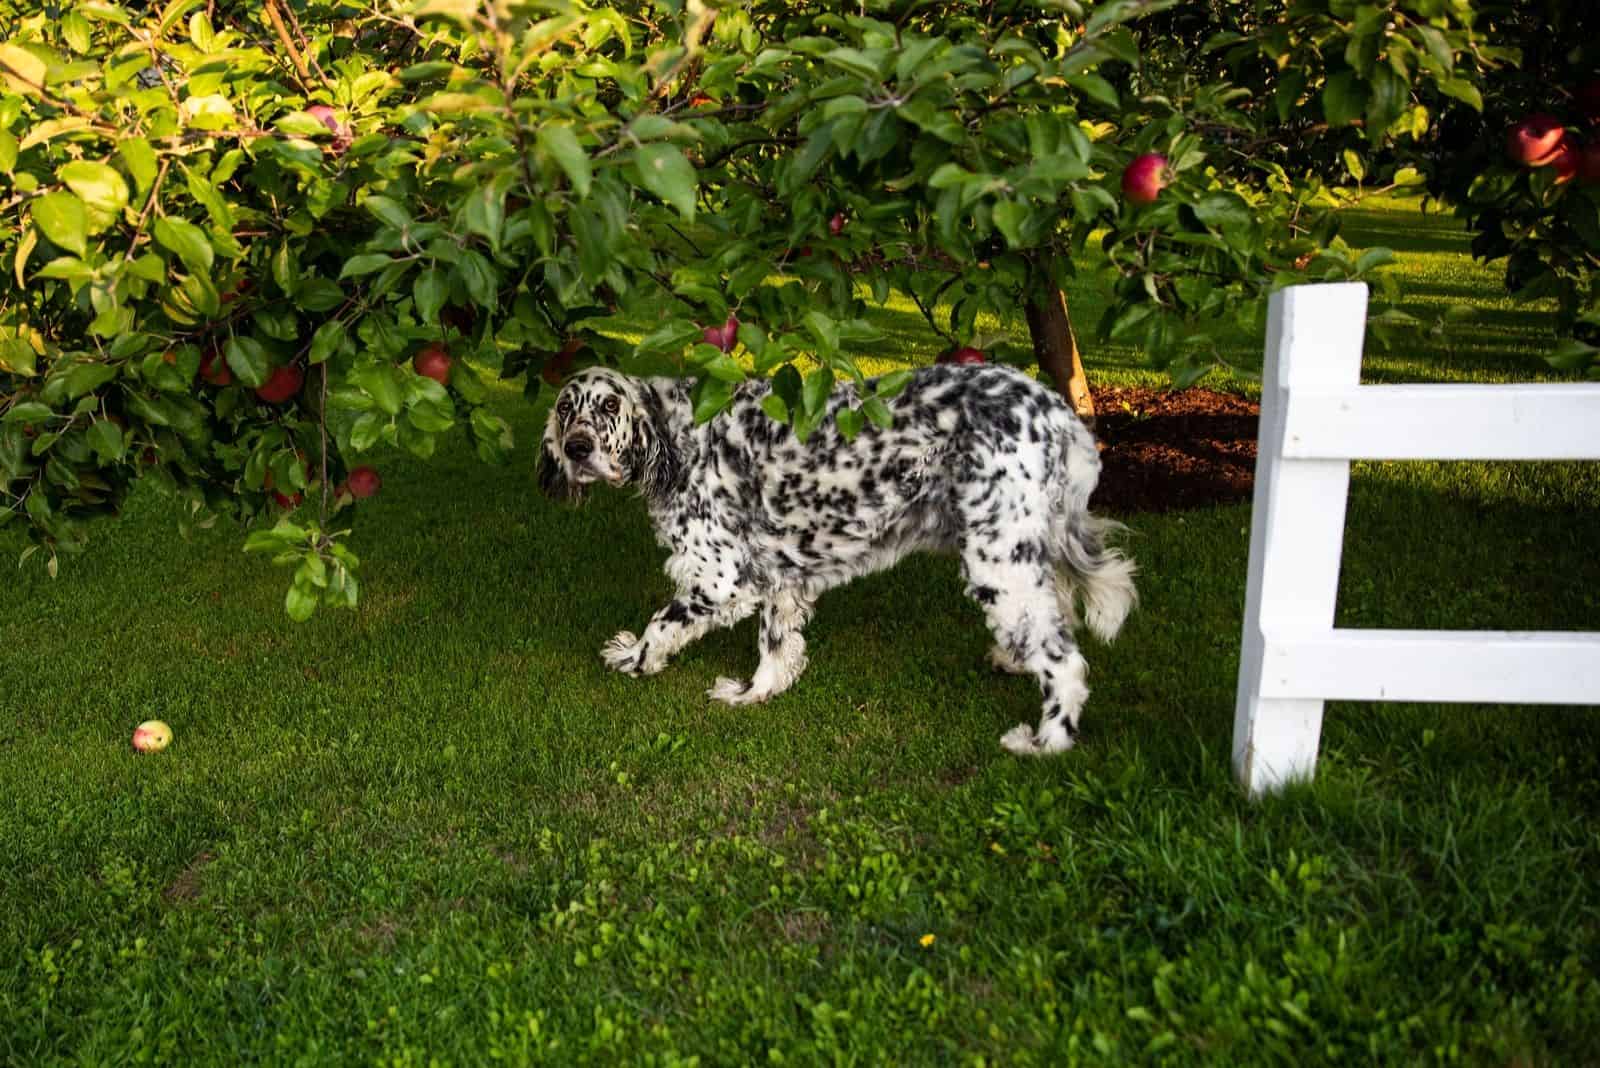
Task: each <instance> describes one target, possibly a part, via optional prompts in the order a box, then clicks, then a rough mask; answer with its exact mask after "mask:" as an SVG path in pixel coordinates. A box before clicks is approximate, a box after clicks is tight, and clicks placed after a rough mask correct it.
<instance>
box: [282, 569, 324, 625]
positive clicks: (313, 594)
mask: <svg viewBox="0 0 1600 1068" xmlns="http://www.w3.org/2000/svg"><path fill="white" fill-rule="evenodd" d="M283 610H284V611H285V612H287V613H289V618H290V619H292V620H294V621H295V622H296V623H304V622H305V621H306V620H308V619H310V618H311V617H312V615H313V614H315V613H316V611H317V589H316V587H315V586H312V585H310V584H309V583H308V584H306V585H304V586H302V585H301V584H300V578H299V576H298V575H296V576H295V581H294V582H293V583H292V584H291V585H290V586H289V592H288V593H286V594H285V595H284V598H283Z"/></svg>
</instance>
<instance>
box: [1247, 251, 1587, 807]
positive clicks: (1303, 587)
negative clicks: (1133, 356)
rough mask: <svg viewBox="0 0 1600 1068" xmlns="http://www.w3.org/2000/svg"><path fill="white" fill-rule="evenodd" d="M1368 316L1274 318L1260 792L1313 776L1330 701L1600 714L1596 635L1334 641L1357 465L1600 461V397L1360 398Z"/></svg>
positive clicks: (1351, 637) (1258, 617)
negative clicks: (1516, 706)
mask: <svg viewBox="0 0 1600 1068" xmlns="http://www.w3.org/2000/svg"><path fill="white" fill-rule="evenodd" d="M1366 310H1367V288H1366V286H1364V285H1362V284H1360V283H1345V284H1339V285H1316V286H1299V287H1295V288H1291V289H1285V290H1282V291H1280V292H1278V293H1276V294H1274V295H1273V297H1272V300H1271V304H1270V310H1269V313H1268V318H1267V349H1266V364H1265V368H1264V379H1263V383H1262V396H1261V429H1260V440H1259V444H1258V446H1257V449H1258V451H1257V456H1256V485H1255V509H1254V513H1253V515H1252V516H1251V521H1250V574H1249V581H1248V585H1247V587H1246V593H1245V614H1244V640H1243V647H1242V649H1241V651H1240V658H1239V689H1238V700H1237V703H1236V705H1235V709H1234V728H1233V766H1234V770H1235V771H1236V772H1237V774H1238V776H1239V779H1240V780H1241V782H1243V784H1244V786H1245V788H1246V789H1247V790H1248V791H1249V792H1250V793H1251V794H1260V793H1262V792H1264V791H1269V790H1273V789H1276V788H1278V787H1280V786H1282V785H1283V784H1284V783H1286V782H1289V781H1291V780H1294V779H1308V778H1310V777H1311V775H1312V772H1313V770H1314V769H1315V766H1316V760H1317V742H1318V738H1319V736H1320V735H1321V733H1322V703H1323V701H1325V700H1349V701H1450V702H1473V703H1482V702H1507V703H1528V704H1600V633H1580V632H1567V631H1559V632H1515V633H1513V632H1506V631H1471V630H1468V631H1408V630H1348V629H1336V628H1335V627H1334V625H1333V609H1334V597H1335V594H1336V593H1337V590H1338V585H1339V557H1340V553H1341V551H1342V549H1343V542H1344V518H1345V498H1346V496H1347V493H1348V490H1349V487H1350V461H1351V460H1583V459H1600V384H1595V385H1589V384H1576V385H1405V386H1371V385H1368V386H1363V385H1360V384H1359V383H1360V375H1361V347H1362V339H1363V337H1364V335H1365V333H1366ZM1419 534H1420V535H1422V536H1426V532H1425V531H1420V532H1419ZM1595 535H1596V545H1597V548H1600V530H1597V531H1596V532H1595ZM1469 581H1470V579H1469Z"/></svg>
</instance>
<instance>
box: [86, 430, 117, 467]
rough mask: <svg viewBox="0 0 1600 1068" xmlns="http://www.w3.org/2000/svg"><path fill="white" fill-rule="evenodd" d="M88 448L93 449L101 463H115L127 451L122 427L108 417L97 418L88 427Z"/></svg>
mask: <svg viewBox="0 0 1600 1068" xmlns="http://www.w3.org/2000/svg"><path fill="white" fill-rule="evenodd" d="M88 440H89V448H91V449H93V450H94V451H95V455H97V456H99V457H100V460H101V462H102V463H108V464H109V463H116V462H117V461H118V460H121V459H122V455H123V453H124V452H126V451H127V444H126V442H125V441H124V439H123V435H122V428H121V427H119V426H118V425H117V424H115V423H113V422H112V421H111V420H109V419H99V420H96V421H95V423H94V424H93V425H92V426H90V427H89V433H88Z"/></svg>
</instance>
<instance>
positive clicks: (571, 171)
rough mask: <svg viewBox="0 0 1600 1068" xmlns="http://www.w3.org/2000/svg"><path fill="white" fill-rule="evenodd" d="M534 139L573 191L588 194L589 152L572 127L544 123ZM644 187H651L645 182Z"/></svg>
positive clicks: (589, 178)
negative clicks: (556, 166)
mask: <svg viewBox="0 0 1600 1068" xmlns="http://www.w3.org/2000/svg"><path fill="white" fill-rule="evenodd" d="M535 140H536V142H537V143H538V146H539V149H540V151H542V152H544V154H545V155H547V156H549V157H550V158H551V159H553V160H555V161H556V163H557V165H559V166H560V167H561V169H562V170H563V171H564V172H566V175H567V181H569V182H571V183H572V189H573V192H575V193H577V194H578V196H579V197H586V196H588V195H589V184H590V182H591V181H592V178H593V176H592V172H591V170H590V166H589V154H588V153H587V152H585V151H584V150H583V145H581V144H579V143H578V135H577V134H575V133H573V132H572V127H570V126H567V125H564V124H562V123H553V122H550V123H545V124H544V125H543V126H541V127H540V128H539V133H538V135H537V137H536V138H535ZM645 188H647V189H651V188H652V187H650V186H649V185H648V184H647V185H646V186H645ZM652 191H654V190H653V189H652Z"/></svg>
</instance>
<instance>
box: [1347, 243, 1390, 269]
mask: <svg viewBox="0 0 1600 1068" xmlns="http://www.w3.org/2000/svg"><path fill="white" fill-rule="evenodd" d="M1393 262H1394V249H1390V248H1382V247H1379V248H1369V249H1367V251H1365V252H1363V253H1362V254H1361V257H1360V258H1359V259H1357V260H1356V273H1357V274H1366V273H1367V272H1368V271H1370V270H1372V269H1373V268H1374V267H1382V266H1383V265H1384V264H1386V263H1393Z"/></svg>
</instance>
